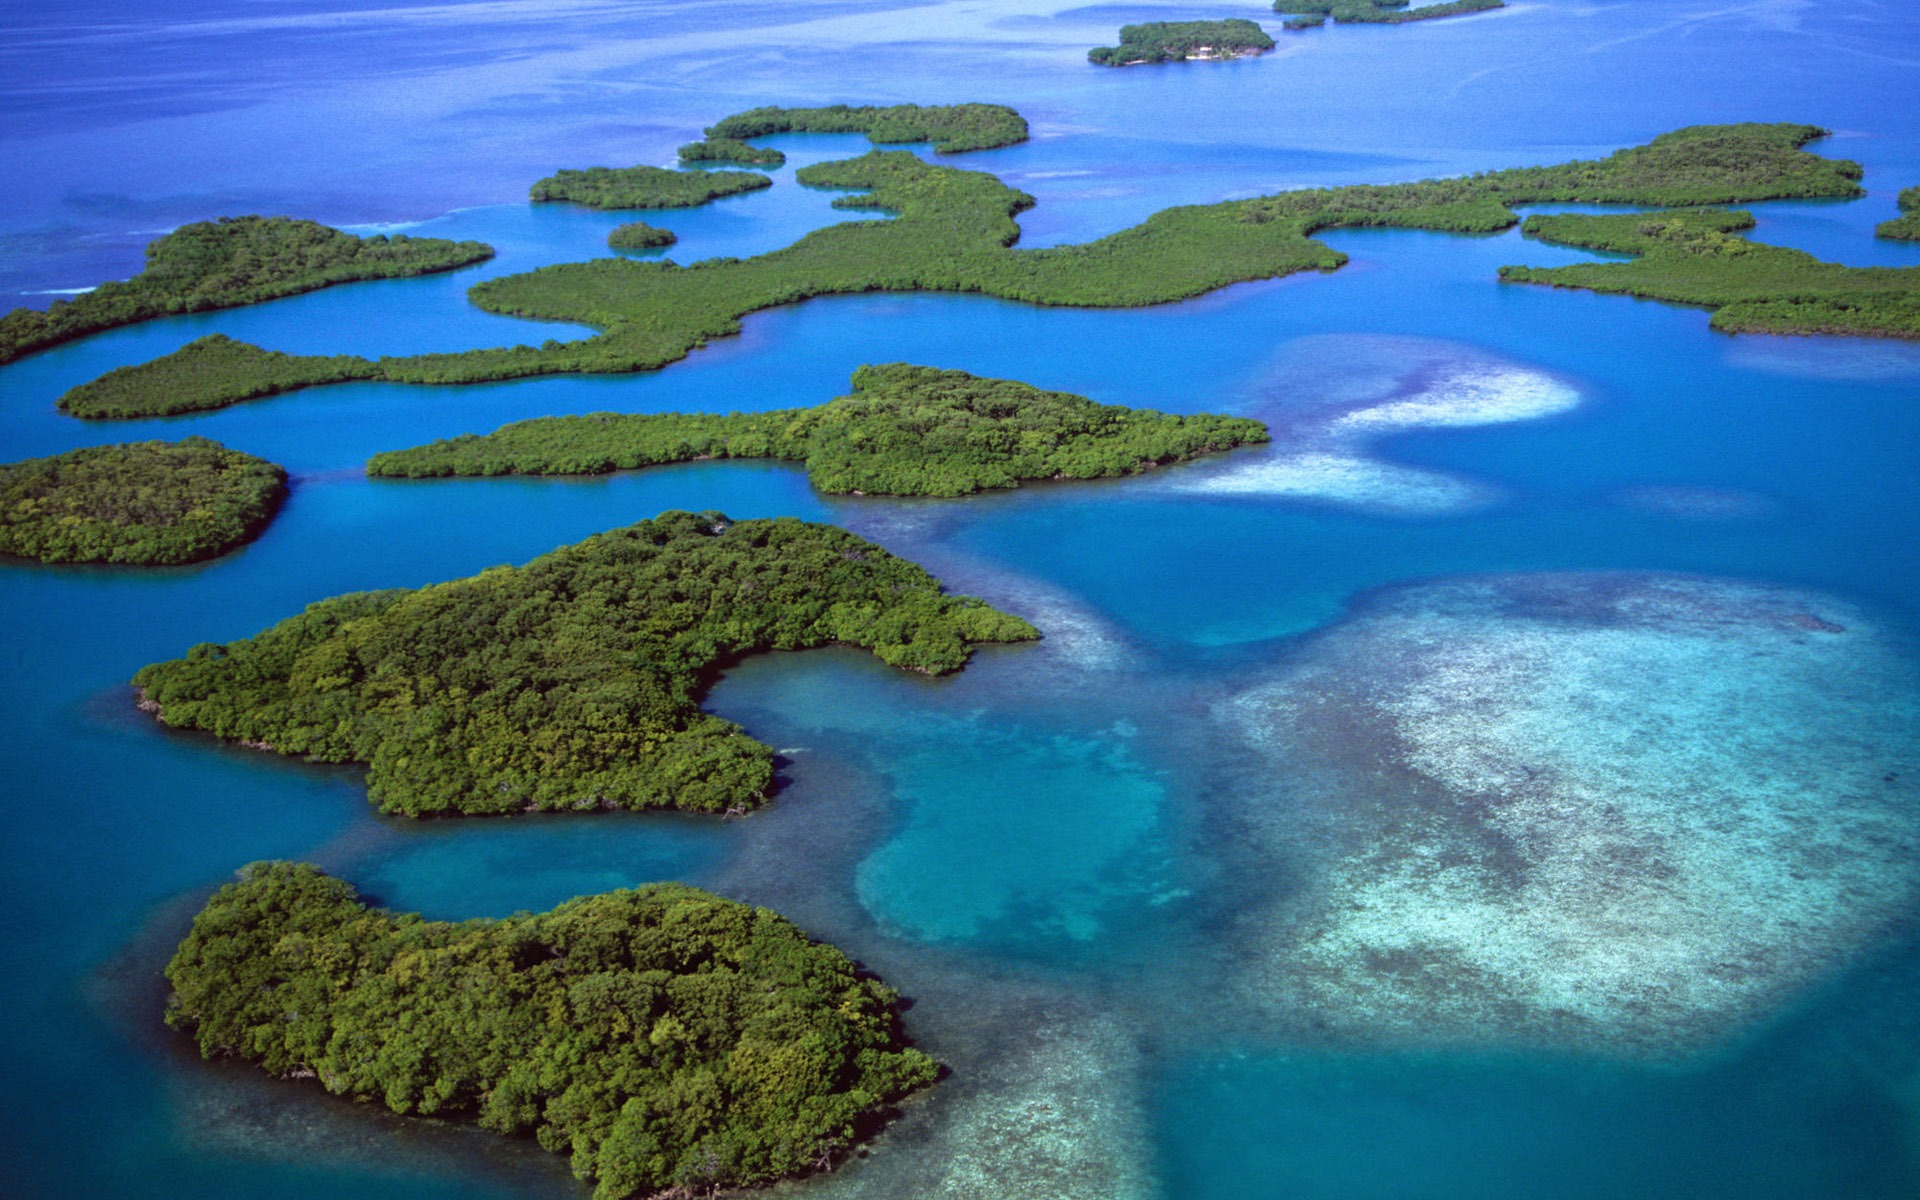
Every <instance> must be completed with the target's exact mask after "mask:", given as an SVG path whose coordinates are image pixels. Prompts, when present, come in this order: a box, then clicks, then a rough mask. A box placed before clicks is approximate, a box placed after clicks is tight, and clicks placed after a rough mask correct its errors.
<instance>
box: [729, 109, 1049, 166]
mask: <svg viewBox="0 0 1920 1200" xmlns="http://www.w3.org/2000/svg"><path fill="white" fill-rule="evenodd" d="M770 133H864V134H866V135H867V140H868V141H870V142H872V143H873V144H874V145H876V146H894V145H901V144H904V143H907V142H931V143H933V150H934V153H936V154H961V153H964V152H966V151H969V150H996V149H999V148H1000V147H1002V146H1011V145H1014V144H1015V143H1018V142H1024V141H1026V140H1027V120H1026V118H1025V117H1023V116H1021V115H1020V114H1019V113H1017V112H1015V111H1014V110H1013V109H1011V108H1008V107H1007V106H1006V105H1004V104H892V105H883V106H880V107H867V106H852V105H846V104H830V105H827V106H826V107H824V108H775V107H769V108H750V109H748V110H747V111H746V112H743V113H735V114H734V115H733V116H730V117H727V118H724V119H723V120H721V121H720V122H719V123H718V124H715V125H709V126H708V127H707V130H706V134H707V137H708V139H709V140H711V139H713V138H728V139H732V140H735V141H738V140H740V139H743V138H753V137H764V136H766V135H767V134H770Z"/></svg>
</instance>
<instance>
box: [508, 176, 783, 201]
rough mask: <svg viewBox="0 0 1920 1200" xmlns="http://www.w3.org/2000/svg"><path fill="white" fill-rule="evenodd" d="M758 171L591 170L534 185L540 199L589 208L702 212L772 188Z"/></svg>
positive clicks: (536, 197) (550, 178)
mask: <svg viewBox="0 0 1920 1200" xmlns="http://www.w3.org/2000/svg"><path fill="white" fill-rule="evenodd" d="M772 186H773V180H772V179H770V178H768V177H767V176H765V175H761V174H759V173H757V172H754V171H669V170H667V169H666V168H665V167H588V168H587V169H586V170H584V171H573V170H566V171H558V172H555V173H554V174H552V175H549V176H547V177H546V178H545V179H542V180H540V181H539V182H538V183H536V184H534V185H533V189H532V191H530V192H529V193H528V195H529V197H531V198H532V199H533V200H535V201H542V202H545V201H566V202H567V203H570V204H579V205H583V206H585V207H587V208H697V207H699V206H700V205H702V204H705V203H707V202H708V201H709V200H718V199H719V198H720V197H722V196H737V195H739V194H740V193H741V192H756V191H759V190H760V189H761V188H770V187H772Z"/></svg>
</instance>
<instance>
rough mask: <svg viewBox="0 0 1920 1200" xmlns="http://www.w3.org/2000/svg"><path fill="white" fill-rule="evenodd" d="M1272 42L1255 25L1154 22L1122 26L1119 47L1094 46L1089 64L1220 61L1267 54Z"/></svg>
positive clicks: (1228, 22) (1238, 22)
mask: <svg viewBox="0 0 1920 1200" xmlns="http://www.w3.org/2000/svg"><path fill="white" fill-rule="evenodd" d="M1271 49H1273V39H1272V38H1270V37H1268V36H1267V34H1266V31H1265V30H1263V29H1261V28H1260V27H1259V26H1258V25H1255V24H1254V23H1253V22H1252V21H1243V20H1240V19H1238V18H1235V19H1233V20H1228V21H1151V22H1148V23H1147V24H1144V25H1122V26H1121V27H1120V44H1119V45H1118V46H1095V47H1094V48H1093V49H1091V50H1089V51H1087V61H1088V62H1091V63H1096V64H1098V65H1100V66H1106V67H1131V66H1134V65H1135V64H1138V63H1160V62H1186V61H1192V60H1199V61H1202V62H1207V61H1221V60H1224V59H1229V58H1245V57H1247V56H1248V55H1252V54H1265V53H1266V52H1267V51H1269V50H1271Z"/></svg>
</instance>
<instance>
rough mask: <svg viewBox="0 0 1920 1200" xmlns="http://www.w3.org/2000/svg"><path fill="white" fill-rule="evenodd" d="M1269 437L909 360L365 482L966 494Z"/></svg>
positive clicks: (394, 459) (413, 461) (434, 448)
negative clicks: (807, 487) (721, 466)
mask: <svg viewBox="0 0 1920 1200" xmlns="http://www.w3.org/2000/svg"><path fill="white" fill-rule="evenodd" d="M1266 440H1268V438H1267V430H1266V426H1264V425H1262V424H1261V423H1260V422H1258V421H1253V420H1248V419H1246V418H1243V417H1217V416H1210V415H1205V414H1202V415H1199V416H1191V417H1186V416H1170V415H1168V414H1166V413H1160V412H1154V411H1153V410H1151V409H1137V408H1127V407H1125V406H1123V405H1118V404H1096V403H1094V402H1093V401H1091V400H1089V399H1087V398H1086V397H1084V396H1075V395H1072V394H1070V393H1067V392H1043V391H1041V390H1040V389H1039V388H1036V387H1033V386H1031V385H1029V384H1025V383H1019V382H1017V381H1014V380H1010V379H982V378H980V377H978V376H974V375H969V374H967V373H966V372H965V371H943V370H939V369H937V368H934V367H916V366H912V365H910V364H907V363H887V364H884V365H880V366H864V367H861V368H860V369H859V370H857V371H855V372H854V375H853V394H852V395H849V396H842V397H840V398H839V399H837V400H832V401H829V402H828V403H826V404H823V405H820V406H818V407H816V408H786V409H777V410H775V411H772V412H761V413H728V414H726V415H711V414H703V413H644V414H620V413H590V414H588V415H587V416H583V417H539V418H535V419H534V420H531V421H519V422H516V423H515V424H512V425H508V426H506V427H505V428H502V429H500V430H497V431H496V432H494V433H491V434H488V435H486V436H485V437H476V436H474V435H472V434H468V435H466V436H464V437H457V438H452V439H450V440H447V441H440V442H434V443H432V444H431V445H427V446H420V447H416V448H414V449H411V450H396V451H391V452H389V453H386V454H380V455H376V456H375V457H374V458H373V460H372V461H371V462H369V463H368V464H367V474H369V475H376V476H379V475H385V476H404V477H408V478H415V479H418V478H426V477H434V476H449V475H597V474H601V473H603V472H606V471H615V470H625V469H629V468H633V467H646V466H653V465H655V464H657V463H675V462H691V461H694V460H696V459H704V458H772V459H783V460H786V461H789V462H801V463H805V464H806V467H807V477H808V479H809V480H811V481H812V483H813V486H815V487H816V488H819V489H820V490H821V491H823V492H839V493H845V492H852V493H857V494H863V495H885V496H966V495H971V494H972V493H974V492H978V491H983V490H985V489H988V488H1010V487H1018V486H1019V485H1020V482H1021V481H1022V480H1030V479H1101V478H1106V477H1109V476H1115V475H1131V474H1134V473H1135V472H1138V471H1143V470H1148V469H1150V468H1153V467H1156V466H1160V465H1163V464H1166V463H1173V462H1180V461H1183V460H1185V459H1189V458H1195V457H1197V456H1199V455H1202V454H1210V453H1213V452H1215V451H1219V450H1228V449H1232V448H1233V447H1235V446H1242V445H1246V444H1249V443H1252V442H1264V441H1266Z"/></svg>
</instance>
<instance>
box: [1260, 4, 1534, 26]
mask: <svg viewBox="0 0 1920 1200" xmlns="http://www.w3.org/2000/svg"><path fill="white" fill-rule="evenodd" d="M1409 4H1410V0H1274V3H1273V11H1275V12H1277V13H1291V14H1293V15H1292V17H1291V19H1289V20H1288V21H1287V23H1286V24H1287V28H1288V29H1312V28H1313V27H1315V26H1317V25H1324V24H1325V23H1326V22H1327V19H1328V18H1332V19H1333V20H1334V21H1335V22H1337V23H1339V24H1342V25H1404V24H1406V23H1407V22H1408V21H1432V20H1436V19H1438V18H1440V17H1458V16H1463V15H1465V14H1467V13H1477V12H1488V11H1490V10H1492V9H1496V8H1505V7H1506V6H1507V5H1506V0H1447V3H1443V4H1423V5H1421V6H1420V7H1418V8H1412V7H1409Z"/></svg>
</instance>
